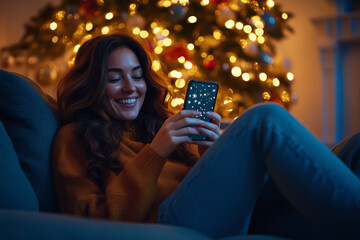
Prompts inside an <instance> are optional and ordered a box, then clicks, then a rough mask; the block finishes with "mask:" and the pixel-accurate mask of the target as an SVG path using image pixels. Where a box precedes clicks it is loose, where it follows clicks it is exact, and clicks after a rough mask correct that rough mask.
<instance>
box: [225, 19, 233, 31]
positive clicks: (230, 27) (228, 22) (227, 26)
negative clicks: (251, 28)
mask: <svg viewBox="0 0 360 240" xmlns="http://www.w3.org/2000/svg"><path fill="white" fill-rule="evenodd" d="M234 26H235V22H234V20H231V19H230V20H227V21H226V22H225V27H226V28H228V29H232V28H234Z"/></svg>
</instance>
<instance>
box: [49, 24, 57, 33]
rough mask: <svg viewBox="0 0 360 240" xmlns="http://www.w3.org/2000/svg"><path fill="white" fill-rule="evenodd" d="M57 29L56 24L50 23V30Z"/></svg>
mask: <svg viewBox="0 0 360 240" xmlns="http://www.w3.org/2000/svg"><path fill="white" fill-rule="evenodd" d="M56 28H57V23H56V22H52V23H50V29H51V30H53V31H54V30H55V29H56Z"/></svg>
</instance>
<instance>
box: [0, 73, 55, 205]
mask: <svg viewBox="0 0 360 240" xmlns="http://www.w3.org/2000/svg"><path fill="white" fill-rule="evenodd" d="M44 98H47V96H46V95H45V94H44V93H43V92H42V91H41V90H40V88H39V87H37V86H36V85H35V84H34V83H33V82H32V81H31V80H28V79H26V78H24V77H20V76H19V75H16V74H12V73H9V72H6V71H3V70H0V121H2V122H3V125H4V127H5V129H6V132H7V134H8V135H9V137H10V139H11V141H12V144H13V147H14V149H15V152H16V154H17V157H18V159H19V162H20V165H21V168H22V169H23V171H24V173H25V175H26V177H27V178H28V179H29V181H30V183H31V185H32V187H33V189H34V191H35V194H36V196H37V198H38V202H39V210H40V211H58V204H57V200H56V195H55V189H54V186H53V179H52V164H51V145H52V140H53V137H54V135H55V132H56V131H57V129H58V128H59V125H60V123H59V120H58V117H57V115H56V114H55V112H54V111H53V109H52V108H51V107H50V106H49V103H48V102H47V101H46V100H48V99H44ZM1 184H6V183H4V182H1Z"/></svg>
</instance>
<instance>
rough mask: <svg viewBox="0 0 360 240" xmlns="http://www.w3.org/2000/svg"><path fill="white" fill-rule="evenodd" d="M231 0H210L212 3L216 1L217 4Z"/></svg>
mask: <svg viewBox="0 0 360 240" xmlns="http://www.w3.org/2000/svg"><path fill="white" fill-rule="evenodd" d="M228 1H229V0H210V2H211V3H214V4H216V5H220V4H223V3H227V2H228Z"/></svg>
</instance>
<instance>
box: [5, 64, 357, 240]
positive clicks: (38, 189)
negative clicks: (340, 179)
mask: <svg viewBox="0 0 360 240" xmlns="http://www.w3.org/2000/svg"><path fill="white" fill-rule="evenodd" d="M60 126H61V122H60V120H59V117H58V115H57V112H56V107H55V101H54V100H53V99H52V98H51V97H49V96H48V95H47V94H45V93H44V92H43V91H42V90H41V89H40V88H39V87H38V86H37V85H36V84H35V83H34V82H33V81H31V80H29V79H27V78H25V77H23V76H21V75H18V74H16V73H10V72H7V71H4V70H0V194H1V195H0V232H1V233H0V234H1V235H0V236H1V237H0V238H1V239H77V240H80V239H114V238H119V239H171V240H172V239H198V240H201V239H203V240H209V239H210V238H209V237H208V236H206V235H204V234H202V233H200V232H197V231H194V230H191V229H187V228H183V227H176V226H168V225H161V224H142V223H127V222H113V221H107V220H95V219H88V218H85V217H76V216H70V215H64V214H62V213H60V212H59V207H58V204H57V200H56V194H55V190H54V185H53V180H52V169H51V145H52V141H53V137H54V135H55V133H56V131H57V130H58V129H59V127H60ZM359 143H360V142H359ZM339 152H341V149H340V150H339ZM347 152H349V151H347ZM350 152H351V151H350ZM358 152H359V151H358ZM358 152H355V153H354V152H352V153H351V154H353V155H354V154H358ZM359 169H360V168H359ZM255 232H256V231H255ZM266 234H267V235H258V234H249V235H247V236H236V237H230V238H226V239H228V240H229V239H280V238H277V237H275V236H271V234H272V233H271V231H270V232H269V233H266ZM224 239H225V238H224Z"/></svg>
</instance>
